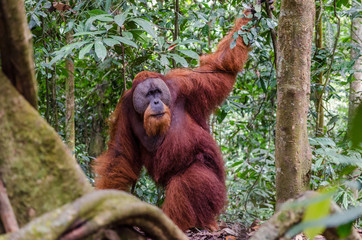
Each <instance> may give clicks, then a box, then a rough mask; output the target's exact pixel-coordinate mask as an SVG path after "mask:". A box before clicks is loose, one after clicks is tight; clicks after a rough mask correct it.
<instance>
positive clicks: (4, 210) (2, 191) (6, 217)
mask: <svg viewBox="0 0 362 240" xmlns="http://www.w3.org/2000/svg"><path fill="white" fill-rule="evenodd" d="M0 217H1V222H2V223H3V225H4V228H5V231H6V232H15V231H17V230H19V225H18V222H17V221H16V217H15V214H14V211H13V208H12V206H11V204H10V200H9V197H8V194H7V192H6V188H5V186H4V183H3V181H2V180H1V179H0Z"/></svg>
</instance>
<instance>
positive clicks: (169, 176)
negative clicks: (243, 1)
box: [95, 13, 250, 230]
mask: <svg viewBox="0 0 362 240" xmlns="http://www.w3.org/2000/svg"><path fill="white" fill-rule="evenodd" d="M247 14H248V13H247ZM249 20H250V19H249V18H241V19H238V20H237V21H236V24H235V27H234V28H233V30H232V31H231V32H230V33H229V34H228V35H227V36H226V37H225V38H224V39H223V40H222V41H221V42H220V43H219V45H218V47H217V50H216V52H215V53H213V54H208V55H205V56H202V57H201V58H200V67H198V68H196V69H194V70H191V69H175V70H172V71H170V72H169V73H167V74H166V75H165V76H163V75H162V74H159V73H154V72H147V71H144V72H141V73H139V74H137V76H136V77H135V79H134V81H133V85H132V89H131V90H129V91H127V92H126V93H125V94H124V96H123V97H122V99H121V101H120V102H119V103H118V105H117V107H116V110H115V113H114V117H113V121H112V123H111V137H110V141H109V142H108V150H107V151H106V152H105V153H104V154H102V155H101V156H100V157H99V158H97V159H96V161H95V162H96V165H95V172H96V174H97V177H96V182H95V185H96V188H98V189H105V188H113V189H120V190H128V189H129V186H131V185H132V184H134V183H135V182H136V181H137V178H138V176H139V175H140V172H141V169H142V166H145V167H146V169H147V171H148V173H149V174H150V176H151V177H152V179H153V180H154V181H155V182H156V184H157V185H160V186H163V187H165V189H166V198H165V201H164V203H163V206H162V209H163V211H164V212H165V213H166V214H167V215H168V216H169V217H170V218H171V219H172V220H173V221H174V222H175V223H176V224H177V225H178V226H179V227H180V228H181V229H182V230H186V229H188V228H191V227H207V228H215V226H217V224H216V219H217V217H218V216H219V214H220V213H221V212H222V211H223V208H224V206H225V204H226V186H225V169H224V161H223V159H222V155H221V151H220V149H219V147H218V146H217V143H216V142H215V140H214V139H213V138H212V136H211V135H210V130H209V125H208V119H209V116H210V114H211V113H212V112H213V111H214V110H215V108H216V107H217V106H218V105H220V104H221V103H222V101H224V100H225V98H227V96H228V95H229V93H230V91H231V90H232V88H233V85H234V83H235V80H236V76H237V73H238V72H239V71H241V69H242V68H243V65H244V63H245V62H246V60H247V57H248V50H249V48H248V46H246V45H245V44H244V42H243V40H242V38H241V37H239V38H238V39H237V43H236V46H235V47H234V48H233V49H230V43H231V42H232V41H233V38H232V37H233V33H234V32H236V31H239V30H240V28H241V26H243V25H245V24H247V23H248V21H249ZM148 78H160V79H162V80H163V81H164V82H165V84H166V85H167V87H168V88H169V90H170V94H171V99H170V104H169V109H168V108H167V113H166V114H165V115H164V116H162V117H161V118H160V119H159V118H156V117H154V116H152V112H151V111H150V109H147V111H146V112H145V113H144V114H139V113H137V112H136V111H135V109H134V107H133V100H132V99H133V98H132V96H133V92H134V89H135V88H136V86H137V85H138V84H140V83H141V82H143V81H145V80H146V79H148ZM171 118H172V119H171Z"/></svg>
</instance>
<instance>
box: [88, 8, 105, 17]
mask: <svg viewBox="0 0 362 240" xmlns="http://www.w3.org/2000/svg"><path fill="white" fill-rule="evenodd" d="M88 14H89V16H97V15H101V14H107V12H105V11H103V10H100V9H94V10H90V11H88Z"/></svg>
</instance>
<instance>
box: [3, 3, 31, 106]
mask: <svg viewBox="0 0 362 240" xmlns="http://www.w3.org/2000/svg"><path fill="white" fill-rule="evenodd" d="M19 33H20V34H19ZM0 52H1V55H0V56H1V68H2V71H3V72H4V73H5V75H6V76H7V77H8V78H9V80H10V81H11V83H12V84H13V85H14V86H15V87H16V89H17V90H18V91H19V92H20V93H21V94H22V95H23V96H24V97H25V99H26V100H27V101H28V102H29V103H30V104H31V105H32V106H33V107H34V108H37V96H36V79H35V71H34V62H33V48H32V38H31V33H30V30H29V27H28V22H27V21H26V15H25V8H24V3H21V2H19V1H6V0H1V1H0Z"/></svg>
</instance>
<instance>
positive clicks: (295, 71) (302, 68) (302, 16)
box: [275, 0, 315, 207]
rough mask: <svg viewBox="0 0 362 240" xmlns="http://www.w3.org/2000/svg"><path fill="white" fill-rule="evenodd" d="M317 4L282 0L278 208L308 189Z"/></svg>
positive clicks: (279, 50)
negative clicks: (311, 91) (311, 77)
mask: <svg viewBox="0 0 362 240" xmlns="http://www.w3.org/2000/svg"><path fill="white" fill-rule="evenodd" d="M314 16H315V3H314V1H313V0H282V1H281V10H280V18H279V27H278V44H277V45H278V46H277V47H278V61H277V65H278V71H277V98H278V106H277V124H276V141H275V144H276V149H275V155H276V163H275V165H276V188H277V189H276V190H277V191H276V195H277V207H278V206H279V204H280V203H282V202H285V201H286V200H288V199H290V198H293V197H295V196H297V195H298V194H300V193H301V192H303V191H305V190H306V189H307V188H308V185H309V180H310V168H311V153H310V146H309V142H308V135H307V114H308V107H309V96H310V66H311V47H312V41H313V28H314Z"/></svg>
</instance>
